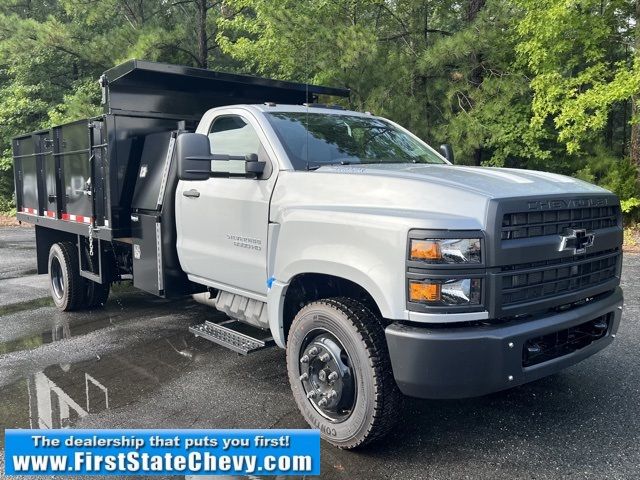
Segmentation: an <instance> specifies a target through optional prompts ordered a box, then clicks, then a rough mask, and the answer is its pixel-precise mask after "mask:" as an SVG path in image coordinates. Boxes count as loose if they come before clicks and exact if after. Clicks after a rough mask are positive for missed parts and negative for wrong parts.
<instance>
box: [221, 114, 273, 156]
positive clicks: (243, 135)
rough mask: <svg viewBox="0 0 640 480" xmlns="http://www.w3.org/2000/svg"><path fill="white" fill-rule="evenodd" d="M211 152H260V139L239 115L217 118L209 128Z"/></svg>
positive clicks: (230, 153) (240, 153)
mask: <svg viewBox="0 0 640 480" xmlns="http://www.w3.org/2000/svg"><path fill="white" fill-rule="evenodd" d="M209 145H210V147H211V153H217V154H226V155H248V154H250V153H256V154H257V153H258V152H259V150H260V146H261V145H260V139H259V138H258V134H257V133H256V131H255V130H254V129H253V127H252V126H251V125H249V123H248V122H246V121H245V120H244V119H243V118H242V117H239V116H237V115H228V116H225V117H220V118H217V119H215V120H214V121H213V123H212V124H211V128H210V129H209Z"/></svg>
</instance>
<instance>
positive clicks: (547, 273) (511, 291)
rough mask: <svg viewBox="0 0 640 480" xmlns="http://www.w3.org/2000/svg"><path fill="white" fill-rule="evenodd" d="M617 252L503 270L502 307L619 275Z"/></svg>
mask: <svg viewBox="0 0 640 480" xmlns="http://www.w3.org/2000/svg"><path fill="white" fill-rule="evenodd" d="M619 256H620V253H619V252H618V250H617V249H614V250H607V251H603V252H597V253H592V254H588V255H581V256H579V257H569V258H563V259H558V260H545V261H542V262H535V263H528V264H519V265H510V266H508V267H503V268H502V272H503V274H502V305H503V306H510V305H514V304H518V303H526V302H529V301H538V300H543V299H546V298H551V297H554V296H557V295H564V294H567V293H571V292H575V291H579V290H583V289H586V288H589V287H592V286H595V285H598V284H601V283H603V282H606V281H608V280H610V279H612V278H615V276H616V269H617V262H618V258H619Z"/></svg>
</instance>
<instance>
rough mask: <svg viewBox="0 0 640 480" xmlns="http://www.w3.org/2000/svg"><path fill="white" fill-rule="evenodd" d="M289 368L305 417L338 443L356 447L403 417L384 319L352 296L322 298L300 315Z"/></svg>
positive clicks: (289, 353) (293, 331)
mask: <svg viewBox="0 0 640 480" xmlns="http://www.w3.org/2000/svg"><path fill="white" fill-rule="evenodd" d="M287 370H288V373H289V382H290V383H291V389H292V390H293V395H294V398H295V400H296V403H297V404H298V408H299V409H300V411H301V413H302V415H303V416H304V417H305V420H307V422H308V423H309V424H310V425H311V426H312V427H314V428H317V429H319V430H320V435H321V436H322V438H324V439H325V440H327V441H328V442H330V443H332V444H333V445H335V446H337V447H340V448H344V449H351V448H356V447H360V446H363V445H366V444H368V443H371V442H372V441H374V440H377V439H378V438H381V437H383V436H384V435H386V434H387V433H388V432H389V431H390V430H391V429H392V428H393V426H394V424H395V420H396V419H397V418H398V413H399V412H398V411H399V409H400V405H401V399H402V396H401V394H400V392H399V390H398V387H397V386H396V383H395V380H394V378H393V373H392V370H391V362H390V360H389V353H388V350H387V344H386V340H385V336H384V325H383V323H382V320H381V319H380V318H379V317H378V316H377V315H376V314H375V313H373V312H372V311H371V310H369V309H368V308H367V307H365V306H364V305H363V304H361V303H359V302H357V301H355V300H351V299H348V298H331V299H325V300H319V301H317V302H313V303H310V304H309V305H307V306H305V307H304V308H303V309H302V310H300V312H299V313H298V315H297V316H296V318H295V320H294V321H293V324H292V326H291V330H290V332H289V339H288V342H287Z"/></svg>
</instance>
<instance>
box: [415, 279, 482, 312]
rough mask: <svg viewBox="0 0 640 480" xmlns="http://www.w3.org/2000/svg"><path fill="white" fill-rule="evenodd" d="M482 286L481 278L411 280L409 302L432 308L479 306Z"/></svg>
mask: <svg viewBox="0 0 640 480" xmlns="http://www.w3.org/2000/svg"><path fill="white" fill-rule="evenodd" d="M481 285H482V282H481V281H480V279H479V278H463V279H453V278H451V279H438V280H424V281H417V280H410V281H409V301H411V302H417V303H425V304H427V305H431V306H450V305H479V304H480V297H481V293H482V286H481Z"/></svg>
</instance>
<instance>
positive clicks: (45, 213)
mask: <svg viewBox="0 0 640 480" xmlns="http://www.w3.org/2000/svg"><path fill="white" fill-rule="evenodd" d="M44 216H45V217H49V218H57V217H56V212H52V211H50V210H45V211H44Z"/></svg>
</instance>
